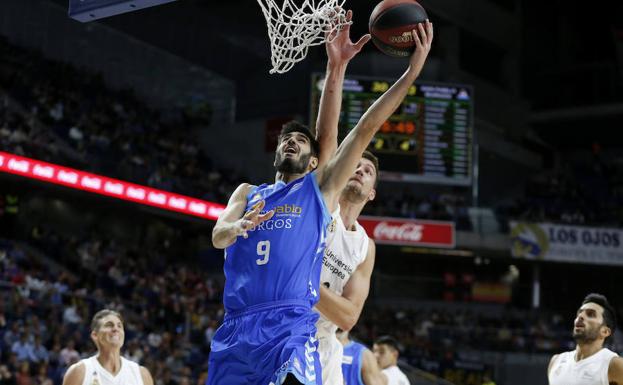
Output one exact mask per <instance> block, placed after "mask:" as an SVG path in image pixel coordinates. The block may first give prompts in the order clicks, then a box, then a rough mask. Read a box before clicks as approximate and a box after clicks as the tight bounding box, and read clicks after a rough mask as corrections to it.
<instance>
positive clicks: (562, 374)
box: [548, 348, 618, 385]
mask: <svg viewBox="0 0 623 385" xmlns="http://www.w3.org/2000/svg"><path fill="white" fill-rule="evenodd" d="M575 354H576V351H575V350H573V351H570V352H565V353H561V354H560V355H558V357H556V359H555V361H554V362H553V363H552V367H551V369H550V371H549V376H548V377H549V385H609V381H608V368H609V366H610V361H611V360H612V359H613V358H614V357H618V354H616V353H615V352H613V351H611V350H608V349H605V348H604V349H601V350H600V351H598V352H597V353H595V354H593V355H592V356H590V357H588V358H585V359H583V360H580V361H576V360H575Z"/></svg>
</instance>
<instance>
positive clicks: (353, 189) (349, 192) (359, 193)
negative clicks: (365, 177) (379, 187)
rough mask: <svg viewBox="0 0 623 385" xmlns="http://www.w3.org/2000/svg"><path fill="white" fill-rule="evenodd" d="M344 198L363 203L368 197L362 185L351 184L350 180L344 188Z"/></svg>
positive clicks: (348, 200) (351, 201)
mask: <svg viewBox="0 0 623 385" xmlns="http://www.w3.org/2000/svg"><path fill="white" fill-rule="evenodd" d="M342 199H344V200H346V201H347V202H350V203H361V202H362V201H364V200H365V199H366V195H365V194H364V193H363V190H362V189H361V186H359V185H354V184H351V183H350V182H349V183H348V184H347V185H346V187H344V190H342Z"/></svg>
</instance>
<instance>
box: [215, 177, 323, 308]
mask: <svg viewBox="0 0 623 385" xmlns="http://www.w3.org/2000/svg"><path fill="white" fill-rule="evenodd" d="M261 200H264V201H265V203H266V204H265V206H264V212H268V211H270V210H274V211H275V214H274V215H273V217H272V218H271V219H269V220H267V221H265V222H263V223H260V224H259V225H258V226H257V227H256V228H254V229H251V230H250V231H248V235H249V237H248V238H247V239H244V238H243V237H238V239H237V240H236V242H235V243H234V244H233V245H231V246H230V247H228V248H227V249H226V254H225V267H224V269H225V278H226V281H225V292H224V296H223V303H224V305H225V310H226V311H227V312H236V311H241V310H243V309H246V308H248V307H250V306H254V305H258V304H264V303H269V302H277V301H285V300H297V301H305V302H307V303H308V304H309V306H310V307H312V306H313V305H314V304H315V303H316V302H317V301H318V285H319V284H320V273H321V268H322V258H323V252H324V247H325V234H326V228H327V226H328V224H329V223H330V220H331V217H330V214H329V211H328V210H327V207H326V205H325V202H324V199H323V197H322V193H321V192H320V189H319V188H318V183H317V181H316V173H310V174H307V175H306V176H304V177H302V178H300V179H297V180H295V181H293V182H290V183H289V184H285V183H283V182H277V183H276V184H273V185H266V184H264V185H261V186H257V187H254V188H252V190H251V192H250V193H249V195H248V196H247V207H246V210H245V211H248V210H250V209H251V207H252V206H253V205H254V204H256V203H257V202H259V201H261Z"/></svg>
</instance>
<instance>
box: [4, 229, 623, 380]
mask: <svg viewBox="0 0 623 385" xmlns="http://www.w3.org/2000/svg"><path fill="white" fill-rule="evenodd" d="M42 242H43V240H41V239H39V242H34V241H31V242H28V243H27V244H23V243H18V242H14V241H6V240H2V241H0V362H2V365H3V366H2V367H0V376H4V377H6V376H7V375H10V376H12V377H14V378H15V380H16V381H15V382H10V381H9V382H6V381H5V380H3V379H0V384H12V383H15V384H39V383H40V384H43V383H45V384H60V381H61V379H62V376H63V374H64V373H65V371H66V369H67V367H68V366H69V365H71V364H72V363H74V362H76V361H77V360H79V359H80V358H83V357H86V356H88V355H90V354H93V352H94V346H93V344H92V343H91V341H90V337H89V333H90V330H89V323H90V317H91V316H92V315H93V314H94V313H95V311H97V310H99V309H101V308H104V307H108V308H114V309H117V310H119V311H121V312H122V313H123V314H124V316H125V317H126V343H125V355H126V356H127V357H129V358H131V359H133V360H136V361H137V362H140V363H141V364H143V365H145V366H147V367H148V368H149V369H150V370H151V372H152V374H154V378H155V379H156V384H159V385H175V384H202V381H203V380H204V378H205V373H206V370H207V357H208V354H209V344H210V341H211V338H212V336H213V334H214V332H215V331H216V328H217V327H218V325H219V322H220V321H221V319H222V316H223V307H222V305H221V298H222V290H223V286H222V278H221V276H220V275H218V273H217V272H215V271H206V270H203V269H200V268H194V267H191V266H189V265H188V262H187V261H186V262H184V263H176V262H175V261H172V260H167V258H165V257H163V256H156V255H155V254H153V253H155V251H154V252H152V251H146V250H142V251H141V252H139V251H138V249H135V248H133V247H130V246H123V245H120V244H117V243H115V242H112V241H103V240H101V239H97V238H85V239H83V240H80V241H74V242H69V243H68V245H69V246H68V248H66V249H65V251H64V253H68V254H71V257H70V258H71V259H70V260H68V261H66V262H67V263H68V264H70V265H69V266H72V268H71V269H66V268H62V269H61V270H59V271H55V270H54V269H50V268H49V267H46V266H45V265H44V264H43V262H41V260H40V258H38V257H35V256H36V254H35V252H40V251H41V249H40V248H34V247H33V246H32V245H33V244H35V243H37V244H38V245H42V244H43V243H42ZM146 255H148V257H145V256H146ZM75 273H77V274H75ZM388 333H391V334H394V335H395V336H396V337H397V339H398V340H399V341H400V343H401V345H402V358H403V359H404V360H406V361H407V362H408V363H409V364H411V365H413V366H414V367H420V368H423V369H426V370H431V371H434V370H433V369H434V368H433V366H435V365H441V364H440V363H441V362H443V361H444V360H447V359H448V357H455V358H457V359H458V358H459V357H461V355H462V354H464V352H469V351H470V350H474V349H475V350H488V351H502V352H524V353H553V352H559V351H563V350H566V349H570V348H571V347H572V346H573V341H572V340H571V338H570V325H568V324H567V323H565V322H564V318H563V317H562V316H560V315H557V314H553V313H549V312H534V313H532V312H527V311H520V310H508V311H499V312H493V313H491V314H489V313H487V312H481V311H478V310H475V309H474V310H465V308H450V307H443V306H441V307H440V308H438V309H435V308H430V307H429V308H422V309H420V308H412V307H402V308H396V307H392V308H390V307H379V306H374V305H372V304H370V305H368V306H367V307H366V308H365V309H364V312H363V315H362V318H361V319H360V321H359V323H358V325H357V326H356V327H355V329H354V331H353V335H354V336H355V337H356V338H357V339H359V340H361V341H363V342H365V343H367V344H371V343H372V342H373V341H374V340H375V339H376V338H377V337H379V336H380V335H383V334H388ZM617 344H618V345H617V346H618V348H619V349H623V341H621V340H620V339H619V340H617ZM3 373H4V374H3ZM7 373H8V374H7ZM20 377H21V378H22V379H19V378H20ZM24 378H28V380H24ZM2 381H5V382H2ZM46 381H49V382H46Z"/></svg>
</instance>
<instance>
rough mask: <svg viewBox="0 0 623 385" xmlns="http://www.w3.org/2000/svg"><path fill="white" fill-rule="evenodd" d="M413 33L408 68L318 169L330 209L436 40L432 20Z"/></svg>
mask: <svg viewBox="0 0 623 385" xmlns="http://www.w3.org/2000/svg"><path fill="white" fill-rule="evenodd" d="M412 33H413V38H414V40H415V46H416V50H415V53H414V54H413V55H412V56H411V59H410V62H409V68H408V69H407V71H406V72H405V73H404V74H403V75H402V76H401V77H400V79H398V81H397V82H396V83H394V85H392V86H391V87H390V89H389V90H388V91H387V92H386V93H385V94H383V96H381V97H380V98H379V99H378V100H377V101H376V102H375V103H374V104H373V105H372V106H371V107H370V108H369V109H368V111H366V113H365V114H364V115H363V116H362V118H361V119H360V120H359V123H357V125H356V126H355V128H353V130H352V131H351V132H350V133H349V134H348V136H347V137H346V139H344V141H343V142H342V144H340V146H339V147H338V149H337V153H336V155H335V157H334V158H333V159H331V160H330V161H329V163H328V164H327V166H326V167H325V168H323V169H319V170H318V181H319V184H320V187H321V189H322V192H323V195H324V197H325V201H326V202H327V204H328V206H329V209H330V210H333V209H334V207H335V205H333V204H331V202H333V201H334V199H335V197H336V195H337V194H340V193H341V190H342V188H344V186H345V185H346V182H347V181H348V179H349V178H350V177H351V175H352V173H353V171H354V170H355V167H356V166H357V163H358V162H359V160H360V159H361V154H363V152H364V150H365V149H366V147H368V145H369V144H370V141H371V140H372V138H373V137H374V135H375V134H376V133H377V131H378V130H379V129H380V128H381V125H382V124H383V122H385V121H386V120H387V119H388V118H389V117H390V116H391V114H392V113H393V112H394V111H395V110H396V109H397V108H398V106H400V104H401V103H402V101H403V100H404V98H405V96H406V95H407V93H408V91H409V88H410V87H411V85H412V84H413V82H414V81H415V79H416V78H417V77H418V75H419V74H420V72H421V71H422V68H423V67H424V63H425V62H426V58H427V57H428V53H429V52H430V48H431V44H432V41H433V25H432V23H430V22H429V21H426V24H418V30H417V32H416V30H414V31H412Z"/></svg>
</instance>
